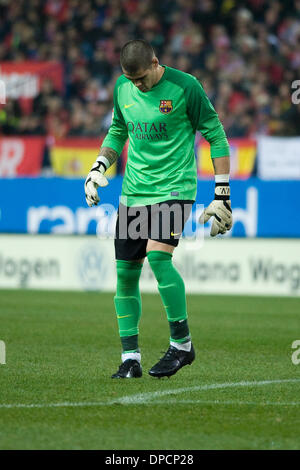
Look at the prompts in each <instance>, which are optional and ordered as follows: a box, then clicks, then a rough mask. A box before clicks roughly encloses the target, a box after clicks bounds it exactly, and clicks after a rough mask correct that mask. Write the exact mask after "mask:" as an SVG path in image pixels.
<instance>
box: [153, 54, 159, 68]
mask: <svg viewBox="0 0 300 470" xmlns="http://www.w3.org/2000/svg"><path fill="white" fill-rule="evenodd" d="M152 65H153V66H154V68H157V67H158V66H159V62H158V58H157V57H156V56H154V57H153V59H152Z"/></svg>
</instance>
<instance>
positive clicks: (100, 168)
mask: <svg viewBox="0 0 300 470" xmlns="http://www.w3.org/2000/svg"><path fill="white" fill-rule="evenodd" d="M106 169H107V168H106V166H105V165H104V163H103V162H98V161H96V162H95V163H94V165H93V167H92V169H91V171H100V173H102V175H104V173H105V172H106Z"/></svg>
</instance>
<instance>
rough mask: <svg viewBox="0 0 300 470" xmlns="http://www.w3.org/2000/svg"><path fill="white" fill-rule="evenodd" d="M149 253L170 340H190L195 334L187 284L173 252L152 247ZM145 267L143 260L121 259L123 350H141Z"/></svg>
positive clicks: (118, 298)
mask: <svg viewBox="0 0 300 470" xmlns="http://www.w3.org/2000/svg"><path fill="white" fill-rule="evenodd" d="M147 257H148V261H149V264H150V266H151V269H152V271H153V273H154V275H155V277H156V279H157V282H158V290H159V293H160V296H161V299H162V301H163V305H164V307H165V310H166V313H167V318H168V321H169V326H170V341H171V342H172V343H177V344H180V343H181V344H183V343H187V342H188V341H190V339H191V338H190V333H189V327H188V323H187V311H186V298H185V287H184V282H183V279H182V277H181V276H180V274H179V272H178V271H177V269H176V268H175V267H174V266H173V263H172V254H171V253H167V252H165V251H150V252H149V253H148V254H147ZM142 267H143V265H142V263H138V262H134V261H123V260H117V292H116V295H115V297H114V302H115V309H116V313H117V320H118V325H119V334H120V338H121V343H122V349H123V354H124V353H125V354H127V353H139V347H138V334H139V329H138V325H139V320H140V317H141V311H142V303H141V295H140V290H139V279H140V276H141V272H142ZM178 347H179V346H178ZM182 347H184V346H182Z"/></svg>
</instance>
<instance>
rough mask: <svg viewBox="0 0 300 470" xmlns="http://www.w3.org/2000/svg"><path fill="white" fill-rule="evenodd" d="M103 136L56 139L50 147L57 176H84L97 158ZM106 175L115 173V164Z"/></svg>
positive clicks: (110, 175)
mask: <svg viewBox="0 0 300 470" xmlns="http://www.w3.org/2000/svg"><path fill="white" fill-rule="evenodd" d="M102 140H103V138H101V139H98V138H85V137H73V138H67V139H62V140H57V141H56V142H55V144H54V145H53V146H52V148H51V164H52V168H53V170H54V173H55V174H56V175H58V176H78V177H81V176H86V175H87V174H88V173H89V171H90V169H91V167H92V165H93V163H95V160H96V158H97V155H98V153H99V150H100V146H101V142H102ZM106 175H107V176H108V177H113V176H115V175H116V164H114V165H112V166H111V167H110V168H109V169H108V171H107V173H106Z"/></svg>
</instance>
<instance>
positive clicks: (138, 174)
mask: <svg viewBox="0 0 300 470" xmlns="http://www.w3.org/2000/svg"><path fill="white" fill-rule="evenodd" d="M164 67H165V71H164V74H163V75H162V77H161V79H160V80H159V82H158V83H157V84H156V85H154V86H153V87H152V88H151V89H150V90H149V91H147V92H141V91H140V90H139V89H138V88H137V87H136V86H135V85H134V84H133V83H132V82H131V81H130V80H129V79H127V78H126V77H125V76H124V75H121V76H120V77H119V78H118V80H117V82H116V85H115V89H114V112H113V119H112V124H111V126H110V129H109V131H108V133H107V135H106V137H105V139H104V141H103V144H102V145H103V146H104V147H110V148H112V149H114V150H115V151H116V152H117V153H118V154H119V155H120V153H121V151H122V149H123V147H124V144H125V142H126V140H127V139H128V138H129V146H128V158H127V164H126V169H125V174H124V179H123V185H122V195H121V202H122V203H123V204H125V205H127V206H144V205H150V204H156V203H158V202H163V201H167V200H171V199H182V200H195V198H196V191H197V166H196V159H195V154H194V145H195V134H196V131H197V130H199V131H200V132H201V134H202V135H203V137H204V138H205V139H206V140H207V141H208V142H209V143H210V148H211V157H212V158H217V157H225V156H229V145H228V141H227V138H226V135H225V132H224V129H223V126H222V124H221V122H220V120H219V118H218V115H217V113H216V111H215V109H214V107H213V105H212V104H211V102H210V101H209V99H208V97H207V95H206V94H205V92H204V90H203V87H202V85H201V84H200V83H199V82H198V80H197V79H196V78H195V77H193V76H192V75H189V74H187V73H185V72H181V71H179V70H176V69H173V68H171V67H167V66H164Z"/></svg>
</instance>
